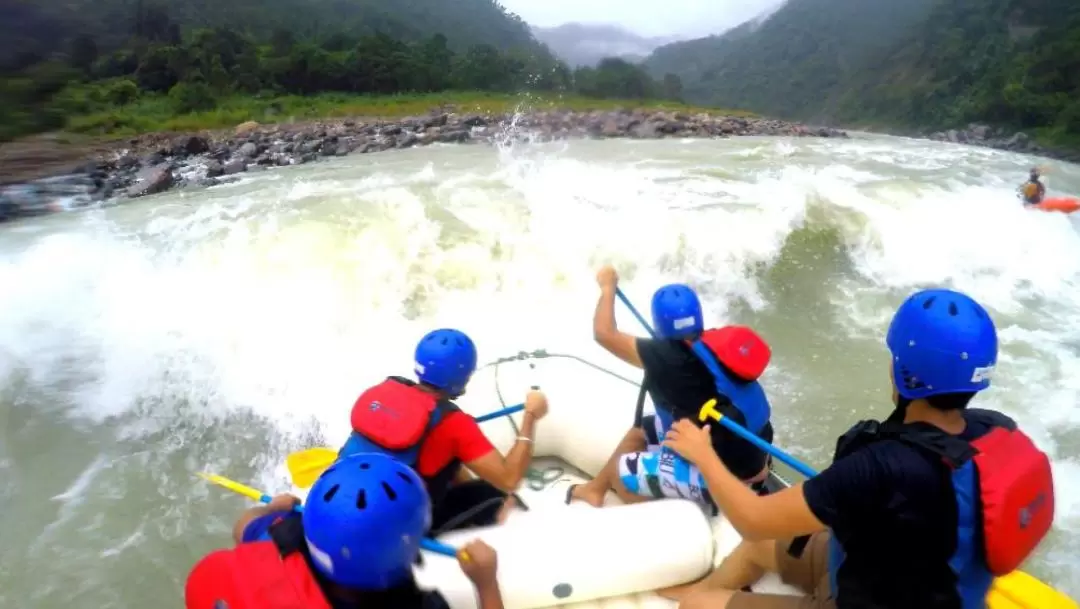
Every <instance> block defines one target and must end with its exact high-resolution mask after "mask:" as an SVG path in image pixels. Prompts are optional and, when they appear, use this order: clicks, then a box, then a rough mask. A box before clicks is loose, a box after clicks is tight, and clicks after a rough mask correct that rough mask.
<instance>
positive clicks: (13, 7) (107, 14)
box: [0, 0, 533, 66]
mask: <svg viewBox="0 0 1080 609" xmlns="http://www.w3.org/2000/svg"><path fill="white" fill-rule="evenodd" d="M162 12H164V13H166V14H167V15H168V17H169V19H170V21H171V23H172V24H175V28H176V29H177V30H178V31H183V30H189V29H194V28H213V27H228V28H230V29H234V30H237V31H240V32H243V33H245V34H249V35H252V36H255V37H266V36H269V35H270V34H271V33H272V32H274V31H275V30H286V31H289V32H291V33H293V34H294V35H295V36H296V37H298V38H316V37H318V38H327V37H330V36H333V35H335V34H347V35H349V36H353V37H356V36H362V35H365V34H375V33H383V34H386V35H388V36H391V37H393V38H396V39H401V40H405V41H418V40H422V39H424V38H427V37H430V36H432V35H434V34H443V35H444V36H446V38H447V40H448V43H449V45H450V47H451V48H452V49H454V50H459V51H460V50H465V49H467V48H468V47H469V46H471V45H474V44H490V45H492V46H494V47H495V48H497V49H500V50H506V49H510V48H513V47H520V46H528V45H530V44H532V41H533V38H532V34H531V33H530V31H529V27H528V26H527V25H526V24H525V23H524V22H523V21H522V20H521V19H520V18H518V17H517V16H516V15H513V14H511V13H507V12H506V11H505V10H504V9H503V8H502V6H501V5H499V3H498V2H496V1H495V0H454V1H453V2H446V1H445V0H226V1H220V0H181V1H175V2H160V3H157V4H155V3H153V2H152V1H144V0H7V1H6V2H5V7H4V9H3V13H4V15H3V16H4V18H3V19H0V41H3V43H2V44H0V65H8V66H10V65H11V63H12V62H13V61H16V60H17V59H18V58H19V57H22V58H23V59H22V61H21V63H23V64H24V65H25V64H26V63H29V62H30V61H31V60H32V59H35V58H36V59H40V58H41V57H43V56H44V55H46V54H48V53H50V52H52V51H54V50H56V49H57V48H63V45H65V44H71V43H72V42H73V41H74V40H76V39H77V38H79V37H80V36H83V37H88V38H91V39H93V40H94V41H95V42H96V43H97V44H98V45H99V46H101V47H103V48H115V47H118V46H120V45H121V44H123V43H124V42H125V41H126V40H127V38H128V36H129V35H130V33H131V32H133V31H139V30H142V31H144V32H147V33H149V32H148V30H152V29H153V28H154V27H155V25H157V24H158V23H160V21H161V19H160V14H161V13H162ZM176 33H177V32H174V33H173V34H174V37H175V34H176Z"/></svg>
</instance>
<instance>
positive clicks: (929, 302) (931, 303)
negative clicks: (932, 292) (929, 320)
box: [922, 296, 937, 310]
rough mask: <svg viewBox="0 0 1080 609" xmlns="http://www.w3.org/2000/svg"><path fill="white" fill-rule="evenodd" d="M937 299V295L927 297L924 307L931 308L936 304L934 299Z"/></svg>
mask: <svg viewBox="0 0 1080 609" xmlns="http://www.w3.org/2000/svg"><path fill="white" fill-rule="evenodd" d="M935 300H937V297H936V296H931V297H930V298H927V299H926V300H925V301H924V302H923V303H922V308H924V309H926V310H930V307H932V306H934V301H935Z"/></svg>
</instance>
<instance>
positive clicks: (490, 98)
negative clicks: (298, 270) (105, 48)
mask: <svg viewBox="0 0 1080 609" xmlns="http://www.w3.org/2000/svg"><path fill="white" fill-rule="evenodd" d="M523 104H525V105H527V106H528V107H529V108H530V109H535V110H544V109H554V108H559V109H564V110H577V111H590V110H611V109H615V108H648V109H657V110H668V111H672V112H687V113H699V112H705V113H710V114H724V115H726V116H745V117H751V116H754V114H753V113H751V112H740V111H729V110H720V109H716V108H698V107H694V106H690V105H687V104H684V103H681V102H677V101H654V100H648V99H614V98H613V99H598V98H589V97H582V96H578V95H557V94H552V93H537V94H530V95H527V96H522V95H518V94H509V93H489V92H446V93H428V94H395V95H352V94H343V93H321V94H318V95H314V96H307V97H302V96H296V95H292V96H284V97H269V98H259V97H244V96H238V97H229V98H224V99H220V100H218V101H217V105H216V107H215V108H214V109H212V110H205V111H199V112H191V113H188V114H182V115H177V114H176V111H175V109H174V107H173V106H172V104H171V102H170V101H169V99H168V98H167V97H162V96H150V97H146V98H142V99H139V100H137V101H136V102H134V103H131V104H129V105H127V106H124V107H122V108H119V109H111V110H104V111H101V112H95V113H92V114H85V115H79V116H75V117H72V118H71V119H69V121H68V124H67V130H68V131H69V132H73V133H86V134H95V135H105V134H112V135H132V134H138V133H148V132H154V131H175V132H194V131H203V130H213V129H228V128H232V127H235V126H236V125H238V124H240V123H243V122H245V121H249V120H254V121H258V122H267V123H270V122H282V121H293V120H296V121H302V120H309V119H318V118H333V117H348V116H356V117H380V118H395V117H404V116H418V115H422V114H425V113H427V112H429V111H430V110H431V109H432V108H436V107H440V106H442V107H447V106H453V107H454V108H455V111H457V112H476V113H480V114H487V113H505V112H512V111H514V110H516V109H518V108H519V107H521V106H522V105H523Z"/></svg>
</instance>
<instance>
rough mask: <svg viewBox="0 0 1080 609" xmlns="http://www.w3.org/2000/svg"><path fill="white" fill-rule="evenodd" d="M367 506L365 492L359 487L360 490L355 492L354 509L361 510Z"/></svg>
mask: <svg viewBox="0 0 1080 609" xmlns="http://www.w3.org/2000/svg"><path fill="white" fill-rule="evenodd" d="M366 507H367V493H366V492H365V491H364V489H360V492H359V493H357V494H356V509H358V510H362V509H364V508H366Z"/></svg>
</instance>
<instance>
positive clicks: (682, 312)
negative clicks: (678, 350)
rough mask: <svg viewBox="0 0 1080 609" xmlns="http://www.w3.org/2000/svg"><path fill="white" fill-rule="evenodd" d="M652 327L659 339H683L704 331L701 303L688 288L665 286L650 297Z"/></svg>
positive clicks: (676, 285) (682, 285) (673, 285)
mask: <svg viewBox="0 0 1080 609" xmlns="http://www.w3.org/2000/svg"><path fill="white" fill-rule="evenodd" d="M652 319H653V327H654V328H655V329H656V332H657V334H659V335H660V337H661V338H683V337H684V336H691V335H694V334H700V333H701V332H702V331H703V330H704V329H705V322H704V319H703V316H702V314H701V301H700V300H698V297H697V294H696V293H694V290H693V289H691V288H690V286H688V285H685V284H682V283H672V284H670V285H666V286H664V287H662V288H660V289H659V290H657V291H656V293H655V294H653V297H652Z"/></svg>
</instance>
